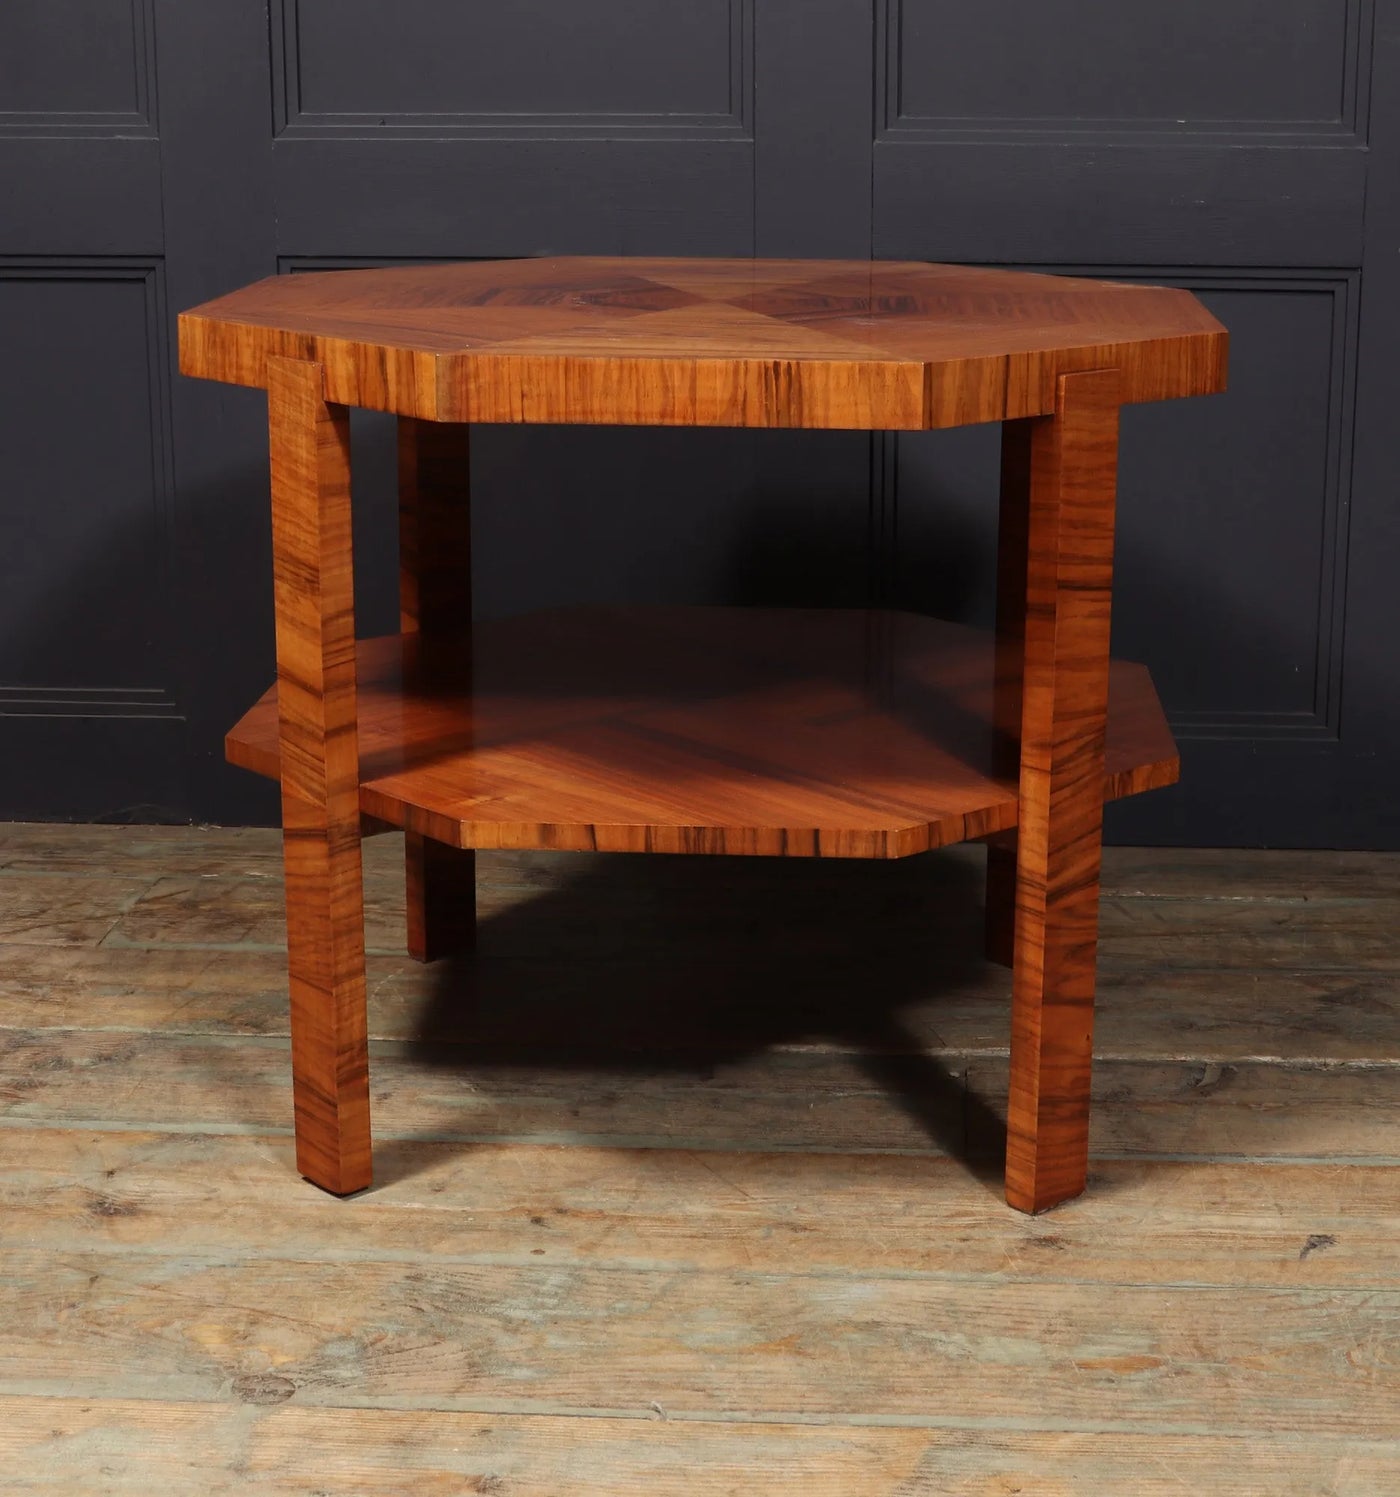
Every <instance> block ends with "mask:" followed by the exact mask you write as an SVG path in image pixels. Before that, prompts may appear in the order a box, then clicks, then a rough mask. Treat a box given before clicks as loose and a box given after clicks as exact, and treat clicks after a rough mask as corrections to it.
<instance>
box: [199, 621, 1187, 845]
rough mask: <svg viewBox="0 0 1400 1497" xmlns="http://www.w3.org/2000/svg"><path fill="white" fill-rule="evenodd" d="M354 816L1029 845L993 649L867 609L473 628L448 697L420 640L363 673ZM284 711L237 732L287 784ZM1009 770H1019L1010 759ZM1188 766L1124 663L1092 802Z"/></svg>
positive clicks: (651, 834) (610, 840)
mask: <svg viewBox="0 0 1400 1497" xmlns="http://www.w3.org/2000/svg"><path fill="white" fill-rule="evenodd" d="M359 660H360V663H359V714H360V716H359V732H360V749H361V768H360V775H361V781H362V785H361V791H360V805H361V807H362V808H363V809H364V810H365V811H367V812H370V813H371V814H373V815H375V816H377V817H381V818H383V819H384V820H386V821H391V822H394V823H395V824H397V825H402V826H406V827H408V828H409V829H410V830H412V831H415V832H422V833H426V834H427V835H429V836H432V837H434V838H436V839H438V840H440V841H443V842H447V843H451V844H453V845H454V846H463V847H473V846H474V847H483V848H500V847H509V848H531V847H546V848H554V849H577V850H595V851H612V852H627V851H632V852H640V851H652V852H693V853H737V854H769V855H782V856H808V857H810V856H814V855H820V856H822V857H903V856H907V855H908V854H910V853H915V852H922V851H924V850H926V849H928V848H930V847H937V846H940V845H943V844H946V843H948V842H954V841H958V840H960V839H962V838H964V837H968V836H979V835H982V834H984V833H986V832H991V831H997V830H1000V829H1002V828H1004V827H1007V826H1011V825H1014V824H1015V819H1016V814H1017V811H1016V804H1017V795H1016V771H1015V769H1014V767H1012V768H1010V769H1005V768H1002V769H999V767H998V766H999V765H1000V764H1001V763H1002V761H1003V760H1004V757H1005V755H1004V751H1003V749H1002V747H1001V746H1000V745H999V742H998V737H997V728H996V724H995V722H994V718H993V703H994V698H995V691H996V687H995V679H994V678H995V673H996V657H995V652H994V650H993V647H992V641H991V638H990V636H987V635H983V634H981V633H980V632H978V631H976V630H971V629H967V628H964V627H962V626H959V625H956V624H945V623H942V622H940V621H938V620H934V619H926V618H920V617H917V616H915V615H913V614H899V613H880V612H870V613H867V612H864V611H862V610H838V609H822V610H783V609H778V610H771V609H726V608H654V609H646V610H633V609H611V608H588V609H573V610H561V611H557V612H549V613H540V614H531V615H525V616H522V617H519V618H515V619H507V620H495V621H490V622H484V623H482V624H481V625H480V626H479V628H478V631H477V635H476V638H475V641H474V652H473V655H472V657H471V694H470V695H469V696H468V695H466V694H465V692H464V687H463V677H462V667H461V666H460V665H453V664H452V663H451V662H449V663H448V665H447V667H446V676H445V679H446V683H447V684H446V686H444V685H442V684H440V683H441V682H442V680H443V679H444V678H443V677H441V676H439V675H438V674H437V673H436V672H435V671H434V670H432V669H424V668H423V666H422V662H421V660H420V657H419V656H418V654H417V650H416V645H415V642H414V639H413V637H412V636H405V637H404V639H403V641H400V640H399V639H397V638H388V639H383V640H374V641H365V642H362V643H361V645H360V656H359ZM276 720H277V698H276V693H275V691H274V692H270V693H269V694H268V695H266V696H265V697H263V698H262V700H261V701H260V702H259V703H258V704H257V705H256V706H255V707H254V708H253V709H252V710H251V711H250V712H249V713H248V714H247V715H246V716H245V717H244V718H243V719H242V721H241V722H239V723H238V724H237V725H236V726H235V727H234V728H233V729H232V731H231V732H230V733H229V735H228V739H227V751H228V756H229V758H230V760H231V761H232V762H233V763H235V764H239V765H242V766H243V767H245V768H248V769H252V770H256V771H257V772H259V773H261V774H265V775H269V776H271V777H273V778H275V777H276V776H277V773H278V759H277V752H276V735H275V733H274V731H273V728H274V724H275V723H276ZM1012 762H1013V766H1014V753H1013V760H1012ZM1178 768H1179V762H1178V759H1177V755H1176V749H1175V745H1174V743H1173V742H1172V738H1171V734H1170V731H1169V730H1168V728H1167V725H1166V720H1165V718H1164V717H1163V715H1162V710H1161V707H1160V706H1159V705H1158V702H1157V698H1156V694H1155V692H1154V691H1153V688H1152V683H1151V680H1150V679H1149V677H1148V675H1147V672H1146V670H1145V669H1143V668H1142V667H1141V666H1137V665H1132V664H1128V663H1125V662H1119V663H1116V664H1115V666H1114V672H1113V692H1112V697H1111V700H1110V703H1109V727H1108V760H1107V764H1106V768H1105V770H1104V771H1103V772H1102V773H1101V775H1100V793H1101V794H1102V795H1106V796H1109V797H1110V798H1111V797H1114V796H1118V795H1125V794H1133V793H1136V792H1138V791H1141V790H1146V789H1150V788H1154V787H1157V786H1161V785H1167V784H1171V783H1172V782H1174V780H1175V779H1176V777H1177V773H1178Z"/></svg>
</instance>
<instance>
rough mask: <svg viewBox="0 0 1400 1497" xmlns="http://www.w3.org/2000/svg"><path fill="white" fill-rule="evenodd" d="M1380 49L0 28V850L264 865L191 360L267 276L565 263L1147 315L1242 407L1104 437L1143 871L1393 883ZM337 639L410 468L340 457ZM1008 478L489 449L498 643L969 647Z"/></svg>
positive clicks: (396, 25) (862, 7)
mask: <svg viewBox="0 0 1400 1497" xmlns="http://www.w3.org/2000/svg"><path fill="white" fill-rule="evenodd" d="M1398 64H1400V0H1209V3H1207V0H1139V3H1136V4H1134V5H1131V6H1124V5H1122V4H1119V3H1116V0H1064V3H1063V4H1060V5H1056V6H1053V7H1046V6H1043V5H1034V4H1032V3H1031V0H981V3H979V4H977V5H969V4H966V3H959V0H692V3H690V4H687V5H684V6H673V5H661V4H658V3H656V0H517V3H514V4H512V5H509V6H488V5H484V4H476V3H462V0H399V3H397V4H395V5H394V6H392V7H389V6H384V5H382V4H380V3H378V0H271V3H270V6H269V5H266V4H257V3H254V0H201V4H200V5H199V6H190V5H188V4H186V3H180V0H7V4H6V5H5V7H4V8H3V11H0V201H4V202H6V203H7V204H10V205H11V207H10V209H9V211H8V212H7V213H6V214H5V215H4V216H3V217H0V327H3V330H4V334H5V342H6V347H7V351H12V356H11V357H10V358H8V359H7V360H6V361H5V366H4V368H5V372H4V374H3V376H0V379H3V381H4V385H3V390H0V393H3V396H4V399H3V403H0V431H3V441H2V442H0V523H3V525H4V527H5V529H6V535H7V539H8V541H9V544H8V545H7V546H5V547H4V548H3V549H0V619H3V628H0V715H3V724H0V745H2V746H0V755H3V767H4V768H5V769H6V770H7V771H8V773H7V774H6V776H5V781H6V783H7V785H8V787H9V788H8V790H7V796H8V799H7V802H6V804H5V805H4V806H3V807H0V811H3V812H5V813H8V814H12V815H15V814H19V815H58V816H67V815H78V816H142V815H147V816H168V817H183V816H199V817H207V818H211V819H233V820H237V819H244V818H265V817H270V816H271V815H272V814H273V811H274V807H273V805H272V803H271V801H270V799H267V798H264V792H263V791H262V790H261V789H260V788H259V787H255V786H252V785H248V784H245V783H243V780H242V777H240V776H238V775H237V774H236V773H235V772H233V771H230V770H227V769H225V768H224V767H223V766H222V764H221V762H220V752H219V737H220V734H221V732H222V730H223V728H224V727H225V726H226V724H227V721H228V720H229V719H230V718H231V717H232V716H234V715H236V714H237V712H238V711H240V710H241V708H242V707H243V706H244V705H246V700H247V699H248V698H249V697H250V696H252V695H255V694H256V693H257V692H258V691H260V690H261V689H262V688H263V686H265V684H266V680H267V678H268V675H269V672H270V668H271V659H272V639H271V608H270V599H269V580H268V576H269V562H268V541H267V519H266V494H265V482H266V480H265V471H264V466H263V465H264V462H265V450H266V448H265V440H266V439H265V435H264V433H263V412H262V408H261V400H260V398H259V397H258V396H257V395H256V394H250V393H249V392H244V391H235V390H229V389H221V388H217V387H213V386H204V385H199V384H195V383H194V382H190V381H185V380H181V379H180V378H179V377H178V376H176V375H174V374H173V372H172V369H173V360H172V344H171V338H172V314H173V312H174V311H175V310H177V309H178V308H180V307H182V306H185V305H189V304H191V303H193V302H195V301H197V300H201V299H203V298H205V297H207V296H211V295H214V294H217V293H219V292H221V291H224V290H227V289H229V288H231V287H232V286H234V285H237V284H240V283H241V282H244V281H247V280H251V279H253V278H255V277H256V276H259V275H266V274H273V273H283V274H296V273H298V272H302V271H306V270H311V269H315V270H323V269H332V268H337V267H348V266H362V265H374V264H381V263H385V262H388V261H393V260H406V259H455V258H467V257H496V256H513V255H532V254H543V253H569V252H574V253H609V254H627V253H663V254H664V253H674V254H721V255H748V254H755V253H757V254H811V255H846V256H866V255H870V254H872V253H873V254H875V255H878V256H890V257H901V258H918V259H947V260H957V261H964V262H969V263H987V264H1001V265H1015V266H1025V267H1033V268H1038V269H1046V270H1051V271H1064V272H1069V273H1075V274H1084V275H1091V276H1106V277H1114V278H1122V279H1134V280H1147V281H1162V282H1170V283H1172V284H1177V285H1182V286H1187V287H1189V288H1190V289H1192V290H1194V291H1196V292H1197V293H1198V294H1200V295H1201V296H1202V297H1203V299H1204V300H1206V302H1207V303H1208V304H1209V305H1210V306H1211V307H1212V309H1213V310H1215V311H1216V312H1217V315H1219V316H1220V317H1221V318H1222V320H1223V321H1225V322H1226V323H1227V325H1228V326H1230V328H1231V329H1232V332H1233V335H1234V350H1233V382H1232V388H1231V390H1230V392H1229V394H1228V395H1225V396H1222V397H1216V398H1213V399H1211V400H1208V401H1200V402H1192V403H1179V404H1175V405H1170V406H1163V407H1155V408H1153V407H1145V408H1138V409H1134V410H1131V411H1130V412H1128V413H1127V415H1126V417H1125V423H1124V437H1125V442H1124V455H1123V466H1122V507H1121V521H1120V542H1119V550H1118V566H1119V578H1120V586H1119V592H1118V599H1119V606H1118V612H1117V618H1116V626H1115V627H1116V634H1117V646H1118V648H1119V650H1120V651H1121V652H1122V653H1126V654H1132V655H1136V656H1138V657H1140V658H1143V659H1146V660H1147V661H1149V662H1150V664H1151V665H1152V667H1153V669H1154V672H1155V674H1156V676H1157V679H1158V681H1159V684H1160V685H1161V687H1162V690H1163V693H1164V696H1165V697H1166V699H1167V701H1168V705H1169V708H1170V710H1171V714H1172V717H1173V720H1174V722H1175V724H1176V726H1177V730H1178V734H1179V737H1180V738H1181V740H1182V743H1183V749H1184V753H1185V760H1186V777H1185V783H1184V785H1183V786H1182V787H1181V788H1180V789H1178V790H1175V791H1171V792H1164V793H1162V794H1160V795H1157V796H1153V797H1148V798H1147V799H1146V800H1144V801H1142V802H1141V803H1138V804H1135V805H1133V806H1131V807H1125V808H1119V809H1118V810H1117V811H1116V812H1115V819H1114V822H1113V825H1112V831H1113V832H1114V833H1115V834H1116V835H1118V836H1120V837H1133V838H1143V839H1158V840H1177V841H1202V842H1242V843H1253V842H1272V843H1276V844H1295V845H1308V844H1314V843H1321V844H1327V843H1336V844H1343V845H1350V844H1356V845H1400V807H1397V806H1396V805H1395V804H1394V801H1395V800H1396V799H1397V798H1396V797H1394V796H1392V795H1391V794H1390V791H1389V786H1388V781H1389V778H1390V773H1391V766H1392V765H1393V764H1394V762H1395V756H1396V753H1397V750H1400V667H1397V665H1396V663H1395V660H1394V659H1393V655H1394V645H1393V642H1394V641H1395V640H1396V639H1397V638H1400V628H1398V627H1397V625H1400V589H1396V588H1395V587H1394V585H1393V581H1392V579H1393V577H1394V576H1395V575H1396V574H1397V566H1398V565H1400V535H1397V531H1398V530H1400V521H1397V512H1400V504H1397V495H1396V483H1395V479H1394V474H1395V472H1396V469H1397V459H1400V438H1397V435H1396V431H1395V427H1396V423H1395V422H1394V421H1393V419H1392V417H1391V415H1390V403H1391V398H1392V392H1393V391H1394V390H1395V385H1396V381H1395V379H1394V376H1393V374H1392V372H1391V368H1390V364H1391V355H1390V352H1389V350H1390V349H1391V348H1392V347H1393V346H1395V343H1396V338H1397V334H1398V333H1400V326H1398V325H1397V324H1400V263H1397V258H1398V257H1397V256H1396V253H1395V250H1396V246H1397V242H1400V239H1398V237H1397V236H1400V202H1397V195H1400V159H1397V158H1400V117H1397V116H1400V65H1398ZM354 438H355V446H356V462H357V468H356V501H357V506H358V510H357V525H358V526H359V531H360V537H361V542H362V545H361V553H362V556H361V566H360V575H359V579H358V580H359V608H360V618H361V625H362V628H363V629H364V630H365V631H366V632H368V631H371V630H373V629H376V628H387V627H390V622H389V621H390V620H391V619H392V616H393V611H394V602H393V577H394V571H393V567H394V558H393V545H394V541H393V523H392V507H393V463H392V450H391V443H392V433H391V430H390V428H389V424H388V423H387V422H386V421H385V420H384V419H383V418H374V417H363V418H360V417H357V418H356V421H355V424H354ZM996 445H997V444H996V433H995V431H994V430H992V429H978V430H969V431H963V432H953V433H938V434H931V435H927V436H908V435H904V436H899V437H895V436H893V435H885V434H876V435H874V436H866V435H861V434H794V433H739V432H682V431H667V432H634V431H607V430H593V431H590V430H576V429H563V428H550V429H534V430H529V429H508V428H491V429H484V430H482V431H481V432H480V433H479V434H478V439H477V441H476V443H475V447H474V456H473V480H474V489H475V495H474V508H475V524H476V539H477V557H476V566H477V576H476V589H477V602H478V607H479V608H480V609H482V610H485V611H489V612H492V613H501V612H510V611H514V610H517V609H520V608H525V607H529V606H533V605H536V604H540V603H547V602H555V601H561V600H572V599H592V598H628V599H635V600H644V599H649V598H668V599H676V598H690V599H695V600H701V601H704V600H713V601H759V602H762V601H780V602H781V601H793V602H804V603H818V604H823V603H824V604H832V605H840V604H853V603H862V602H865V601H867V600H869V599H874V600H877V601H885V602H892V603H898V604H900V605H902V606H907V607H913V608H918V609H923V610H927V611H929V612H933V613H937V614H942V615H945V616H953V617H964V618H970V619H983V620H985V619H986V618H988V617H989V613H990V601H991V582H992V575H993V563H994V534H993V512H994V502H993V495H994V493H995V469H996Z"/></svg>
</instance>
